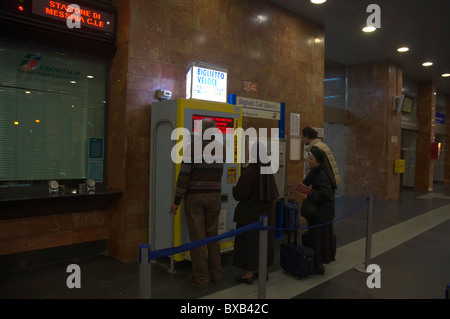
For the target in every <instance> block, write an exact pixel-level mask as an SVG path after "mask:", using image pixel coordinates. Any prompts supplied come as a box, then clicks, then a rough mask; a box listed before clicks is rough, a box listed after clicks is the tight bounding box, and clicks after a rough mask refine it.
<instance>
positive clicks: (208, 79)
mask: <svg viewBox="0 0 450 319" xmlns="http://www.w3.org/2000/svg"><path fill="white" fill-rule="evenodd" d="M227 74H228V69H226V68H224V67H220V66H217V65H213V64H209V63H204V62H199V61H192V62H191V63H190V65H189V67H188V72H187V75H186V98H187V99H199V100H206V101H214V102H223V103H225V102H226V101H227Z"/></svg>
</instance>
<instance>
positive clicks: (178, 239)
mask: <svg viewBox="0 0 450 319" xmlns="http://www.w3.org/2000/svg"><path fill="white" fill-rule="evenodd" d="M186 109H196V110H202V111H212V112H222V113H232V114H239V115H240V118H239V121H237V119H235V121H234V127H235V129H236V128H237V127H240V126H241V125H242V110H241V108H239V111H238V112H236V106H235V105H231V104H226V103H219V102H211V101H202V100H193V99H192V100H191V99H189V100H188V99H178V100H177V123H176V126H177V127H185V126H184V110H186ZM177 142H178V141H177ZM235 147H237V143H235ZM236 153H237V152H235V154H236ZM235 162H237V158H236V155H235ZM180 168H181V163H179V164H176V166H175V176H176V178H177V177H178V174H179V172H180ZM240 171H241V165H238V176H239V175H240ZM175 182H176V181H175ZM182 205H183V204H182V203H181V204H180V205H179V206H178V211H177V214H176V215H175V219H174V246H175V247H178V246H180V245H181V244H182V211H183V209H182V208H183V207H182ZM231 247H234V240H233V241H228V242H225V243H220V248H221V250H222V251H223V250H227V249H229V248H231ZM186 258H190V256H189V251H186V252H183V253H179V254H176V255H174V260H175V261H183V260H185V259H186Z"/></svg>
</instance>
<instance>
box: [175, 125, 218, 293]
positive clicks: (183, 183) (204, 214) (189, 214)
mask: <svg viewBox="0 0 450 319" xmlns="http://www.w3.org/2000/svg"><path fill="white" fill-rule="evenodd" d="M208 128H216V129H217V126H216V123H215V122H214V121H213V120H212V119H210V118H205V119H203V120H202V137H201V139H202V153H201V154H194V147H193V144H194V143H192V144H191V146H190V147H191V158H190V161H183V162H182V164H181V168H180V173H179V175H178V179H177V184H176V191H175V199H174V202H173V204H172V206H171V207H170V211H169V213H170V214H176V213H177V209H178V206H179V205H180V203H181V200H182V199H183V198H184V211H185V214H186V223H187V228H188V232H189V239H190V240H191V241H195V240H200V239H205V238H208V237H214V236H217V235H218V224H219V216H220V209H221V187H222V174H223V167H224V164H223V161H222V162H221V163H219V162H214V161H213V162H211V161H209V162H210V163H208V162H207V161H205V158H203V150H204V149H205V146H206V145H208V143H209V142H210V141H209V140H205V139H204V138H203V135H204V133H205V131H206V130H207V129H208ZM194 138H196V137H194ZM197 157H201V160H199V159H200V158H197ZM196 159H197V160H196ZM190 255H191V263H192V271H193V274H192V275H190V276H189V278H188V281H189V283H190V284H191V285H194V286H197V287H200V288H207V287H208V282H209V272H211V277H212V281H213V282H214V283H215V284H217V285H218V284H220V283H221V282H222V278H223V270H222V257H221V251H220V242H219V241H215V242H212V243H209V244H207V246H206V247H205V246H200V247H197V248H194V249H192V250H190Z"/></svg>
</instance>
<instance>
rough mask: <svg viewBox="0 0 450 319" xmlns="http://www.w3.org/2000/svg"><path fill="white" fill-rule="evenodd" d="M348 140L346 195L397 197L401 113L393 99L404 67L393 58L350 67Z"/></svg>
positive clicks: (399, 86) (400, 83) (396, 94)
mask: <svg viewBox="0 0 450 319" xmlns="http://www.w3.org/2000/svg"><path fill="white" fill-rule="evenodd" d="M348 70H349V71H348V139H347V172H346V177H345V195H347V196H361V197H363V196H367V195H368V194H373V195H374V196H375V197H379V198H385V199H397V198H398V196H399V194H400V175H399V174H395V173H394V160H395V159H399V158H400V153H401V114H400V113H399V112H396V111H394V110H393V99H394V97H395V96H398V95H400V93H401V88H402V70H401V67H399V66H397V65H396V64H394V63H392V62H389V61H381V62H375V63H368V64H361V65H354V66H350V67H349V68H348Z"/></svg>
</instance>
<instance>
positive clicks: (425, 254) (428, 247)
mask: <svg viewBox="0 0 450 319" xmlns="http://www.w3.org/2000/svg"><path fill="white" fill-rule="evenodd" d="M364 202H365V199H364V198H345V197H344V198H340V199H338V200H337V201H336V218H340V217H342V216H345V215H347V214H348V213H349V212H351V211H352V210H354V209H355V208H357V207H359V206H360V205H361V204H362V203H364ZM366 212H367V208H366V207H364V208H362V209H360V210H358V211H357V212H356V213H354V214H352V215H351V216H349V217H347V218H345V219H343V220H341V221H339V222H337V223H336V224H335V232H336V234H337V238H338V252H337V255H336V261H335V262H333V263H330V264H329V265H326V267H325V275H322V276H320V275H313V276H310V277H307V278H303V279H300V280H298V279H297V278H295V277H293V276H291V275H289V274H285V273H284V272H283V270H281V269H280V266H279V255H278V254H276V255H275V264H274V265H273V266H271V267H270V269H269V281H268V282H267V289H266V296H267V298H268V299H272V298H274V299H287V298H294V299H297V298H298V299H319V298H330V299H334V298H337V299H341V298H357V299H376V298H401V299H415V298H421V299H443V298H445V289H446V288H447V284H449V283H450V241H449V240H448V239H449V235H448V233H449V232H450V186H448V185H445V186H444V185H435V190H434V192H433V193H428V192H416V191H414V190H409V189H407V190H403V191H402V193H401V196H400V199H399V200H398V201H385V200H378V199H375V200H374V215H373V227H372V233H373V236H372V253H371V259H370V263H371V264H377V265H378V266H379V267H380V269H381V274H380V279H381V288H372V289H370V288H368V286H367V279H368V276H369V274H367V273H363V272H360V271H357V270H355V268H360V267H361V266H363V263H364V258H365V236H366ZM283 237H284V238H283V239H276V240H275V247H279V244H281V243H282V242H285V241H286V237H287V236H286V234H284V236H283ZM276 253H278V249H276ZM231 260H232V252H230V253H225V254H223V267H224V273H225V276H224V281H223V283H222V284H221V285H218V286H216V285H214V284H213V283H210V284H209V287H208V288H205V289H200V288H197V287H193V286H191V285H189V284H188V281H187V277H188V275H189V274H190V271H191V268H190V263H189V262H187V261H185V262H179V263H176V264H175V273H171V272H169V271H168V268H169V260H168V259H167V258H164V259H161V260H158V261H157V262H155V263H152V278H151V280H152V285H151V290H152V298H154V299H186V298H187V299H194V298H204V299H210V298H214V299H241V298H242V299H253V298H257V289H258V281H257V280H256V281H254V283H253V285H246V284H239V283H237V282H236V281H235V279H234V277H235V276H237V275H239V274H241V270H239V269H236V268H235V267H233V266H231ZM70 264H78V265H79V266H80V268H81V288H80V289H69V288H67V285H66V280H67V278H68V276H69V274H68V273H67V272H66V269H67V266H68V265H70ZM139 283H140V278H139V262H137V261H136V262H130V263H122V262H119V261H117V260H116V259H114V258H112V257H109V256H106V255H100V256H98V255H97V256H90V257H85V258H80V259H71V260H65V261H62V262H58V263H53V264H47V265H40V266H36V267H28V268H23V269H18V270H14V271H8V272H4V273H0V299H18V298H20V299H134V298H139Z"/></svg>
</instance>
